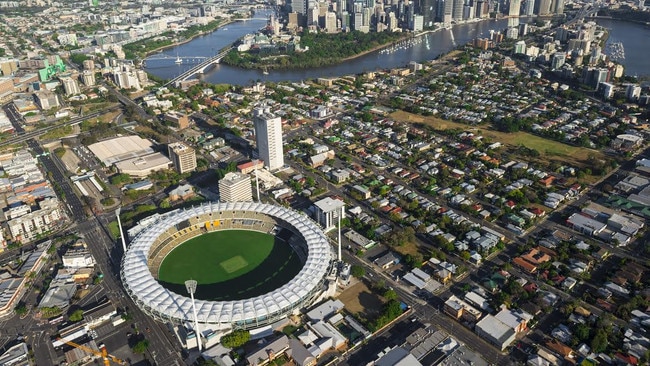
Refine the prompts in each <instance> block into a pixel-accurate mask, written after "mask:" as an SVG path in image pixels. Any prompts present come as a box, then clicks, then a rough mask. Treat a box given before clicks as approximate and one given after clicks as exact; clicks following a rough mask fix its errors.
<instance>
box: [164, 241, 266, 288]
mask: <svg viewBox="0 0 650 366" xmlns="http://www.w3.org/2000/svg"><path fill="white" fill-rule="evenodd" d="M274 240H275V238H274V237H273V236H272V235H269V234H265V233H260V232H256V231H246V230H222V231H216V232H212V233H207V234H203V235H201V236H199V237H196V238H193V239H190V240H188V241H186V242H185V243H183V244H181V245H179V246H178V247H176V248H175V249H174V250H172V251H171V252H170V253H169V254H168V255H167V257H165V259H164V260H163V262H162V263H161V265H160V270H159V280H160V281H164V282H167V283H173V284H183V283H184V282H185V281H186V280H189V279H193V280H196V281H197V282H198V283H199V284H212V283H219V282H224V281H228V280H231V279H233V278H236V277H239V276H241V275H243V274H245V273H248V272H250V271H252V270H254V269H255V268H257V267H258V266H259V265H260V264H261V263H262V262H264V260H265V259H266V258H267V257H268V256H269V254H270V253H271V250H272V249H273V244H274Z"/></svg>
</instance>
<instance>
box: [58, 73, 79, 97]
mask: <svg viewBox="0 0 650 366" xmlns="http://www.w3.org/2000/svg"><path fill="white" fill-rule="evenodd" d="M61 83H62V84H63V89H64V90H65V95H75V94H80V93H81V90H79V84H78V83H77V80H75V79H73V78H71V77H63V78H61Z"/></svg>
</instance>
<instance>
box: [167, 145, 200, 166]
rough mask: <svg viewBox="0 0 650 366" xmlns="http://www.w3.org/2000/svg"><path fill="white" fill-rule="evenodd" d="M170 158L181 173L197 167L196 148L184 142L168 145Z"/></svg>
mask: <svg viewBox="0 0 650 366" xmlns="http://www.w3.org/2000/svg"><path fill="white" fill-rule="evenodd" d="M167 148H168V151H169V159H171V161H172V162H173V163H174V168H175V169H176V170H177V171H178V172H179V173H181V174H183V173H187V172H191V171H193V170H194V169H196V153H195V152H194V149H192V148H191V147H189V146H187V145H185V144H184V143H182V142H175V143H173V144H169V146H167Z"/></svg>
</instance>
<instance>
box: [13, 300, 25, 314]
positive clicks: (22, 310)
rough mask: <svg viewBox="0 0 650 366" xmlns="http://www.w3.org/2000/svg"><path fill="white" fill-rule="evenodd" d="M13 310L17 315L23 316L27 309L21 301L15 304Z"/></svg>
mask: <svg viewBox="0 0 650 366" xmlns="http://www.w3.org/2000/svg"><path fill="white" fill-rule="evenodd" d="M14 311H15V312H16V314H18V316H23V315H25V314H27V311H28V309H27V305H25V303H24V302H22V301H21V302H19V303H18V305H16V307H15V308H14Z"/></svg>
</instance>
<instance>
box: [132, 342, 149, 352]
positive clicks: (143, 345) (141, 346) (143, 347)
mask: <svg viewBox="0 0 650 366" xmlns="http://www.w3.org/2000/svg"><path fill="white" fill-rule="evenodd" d="M148 348H149V341H148V340H146V339H142V340H140V341H139V342H138V343H136V344H135V345H133V352H135V353H145V352H147V349H148Z"/></svg>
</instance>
